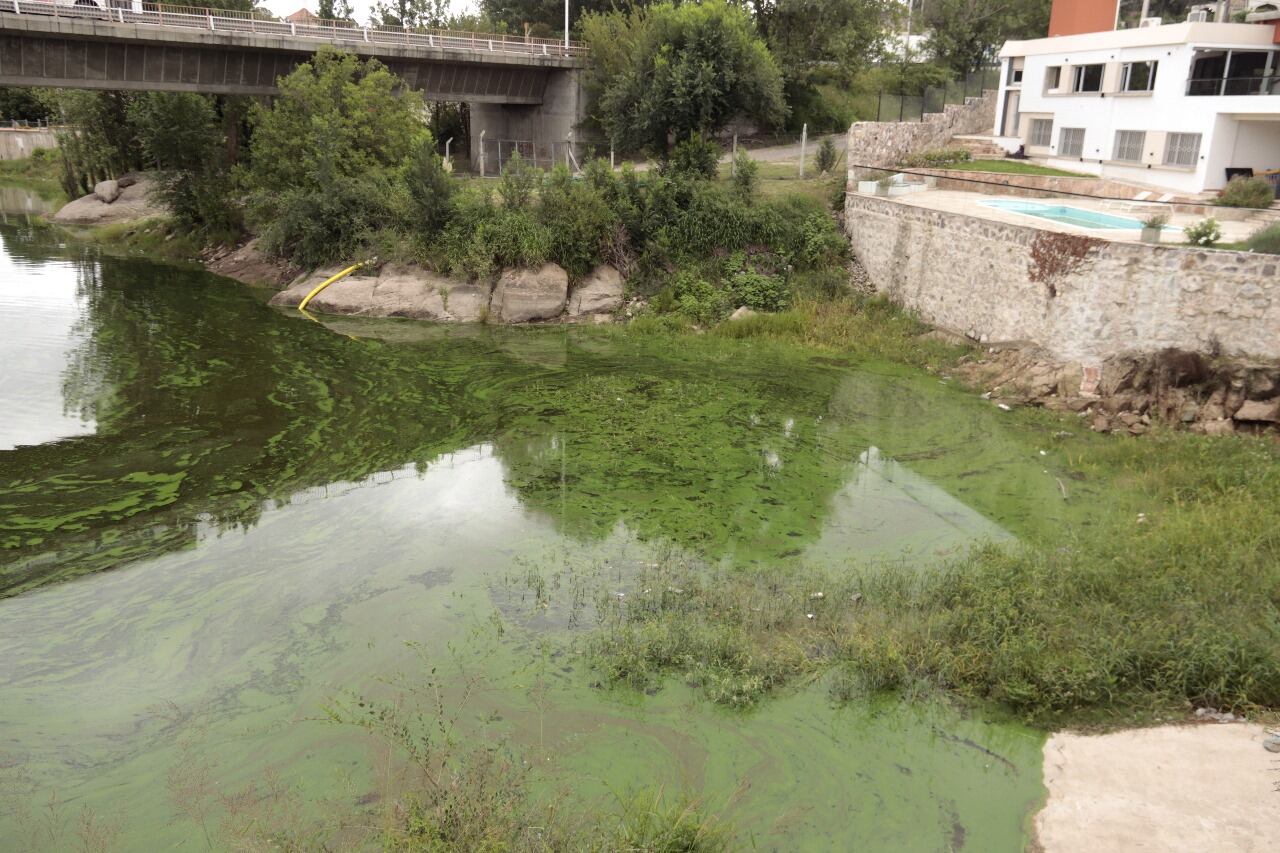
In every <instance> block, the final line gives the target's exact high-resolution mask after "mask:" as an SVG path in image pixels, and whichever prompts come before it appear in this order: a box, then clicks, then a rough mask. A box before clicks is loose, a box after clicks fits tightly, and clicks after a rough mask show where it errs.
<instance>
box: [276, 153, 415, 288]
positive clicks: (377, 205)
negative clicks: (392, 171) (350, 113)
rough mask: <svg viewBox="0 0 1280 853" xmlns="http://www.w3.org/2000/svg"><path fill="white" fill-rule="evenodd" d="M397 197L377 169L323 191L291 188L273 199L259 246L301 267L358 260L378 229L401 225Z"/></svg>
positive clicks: (336, 183) (309, 188)
mask: <svg viewBox="0 0 1280 853" xmlns="http://www.w3.org/2000/svg"><path fill="white" fill-rule="evenodd" d="M396 197H397V196H396V190H395V187H394V186H393V185H392V183H391V181H390V180H389V179H388V178H387V177H386V176H385V175H383V174H380V173H378V172H373V173H370V174H368V175H365V176H362V177H356V178H344V179H342V180H335V181H333V182H331V183H330V184H329V186H328V187H327V188H325V189H314V188H311V187H293V188H291V189H288V190H285V191H284V192H283V193H281V194H279V195H278V196H276V197H274V198H273V199H272V203H271V207H272V210H273V211H274V215H273V216H272V217H271V218H270V219H267V220H266V221H265V225H264V226H263V227H262V247H263V248H264V249H265V250H266V251H267V252H269V253H271V254H274V255H278V256H280V257H283V258H288V259H289V260H291V261H293V262H294V263H297V264H300V265H302V266H304V267H317V266H320V265H322V264H325V263H328V262H330V261H335V260H350V259H353V258H356V257H358V256H359V255H361V254H362V253H363V252H364V251H365V250H366V248H367V246H368V245H369V242H370V240H372V239H373V238H374V235H376V234H377V233H378V232H379V231H383V230H389V229H392V228H395V227H396V226H397V225H398V224H399V221H400V218H401V215H402V211H399V210H397V209H396V208H395V204H394V200H395V199H396Z"/></svg>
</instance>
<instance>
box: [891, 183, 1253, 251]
mask: <svg viewBox="0 0 1280 853" xmlns="http://www.w3.org/2000/svg"><path fill="white" fill-rule="evenodd" d="M891 200H892V201H898V202H902V203H903V204H910V205H913V206H915V207H924V208H929V209H931V210H941V211H946V212H948V213H960V214H963V215H965V216H976V217H979V218H981V219H990V220H993V221H995V222H1005V223H1008V224H1010V225H1028V226H1031V227H1033V228H1039V229H1042V230H1044V231H1060V232H1062V233H1063V234H1087V235H1089V236H1090V237H1097V238H1099V239H1101V240H1111V241H1114V242H1117V243H1138V242H1141V234H1140V232H1139V230H1138V229H1136V228H1135V229H1134V230H1132V231H1130V230H1121V229H1117V228H1083V227H1080V226H1077V225H1067V224H1065V223H1062V222H1054V221H1053V220H1051V219H1044V218H1041V217H1039V216H1031V215H1028V214H1025V213H1014V212H1013V211H1010V210H1000V209H999V208H996V207H988V206H987V205H984V204H983V203H982V202H984V201H1000V202H1009V201H1013V200H1017V201H1028V202H1036V203H1039V204H1046V205H1065V206H1067V207H1078V208H1080V209H1082V210H1091V211H1095V212H1097V213H1105V214H1109V215H1111V216H1123V217H1127V218H1130V219H1138V220H1141V219H1143V218H1144V217H1146V216H1150V215H1151V214H1152V213H1155V212H1160V211H1165V212H1170V216H1169V224H1170V225H1173V226H1176V227H1178V228H1184V229H1185V228H1186V227H1188V226H1190V225H1194V224H1196V223H1197V222H1199V221H1201V220H1202V219H1204V218H1205V217H1203V216H1197V215H1194V214H1189V213H1172V212H1171V211H1169V205H1162V204H1145V203H1143V202H1137V201H1134V202H1104V201H1098V200H1095V199H1088V198H1024V197H1021V196H1009V195H984V194H982V193H969V192H959V191H956V190H937V189H929V190H922V191H920V192H913V193H909V194H907V195H901V196H895V197H893V198H892V199H891ZM1233 213H1234V211H1233ZM1218 223H1219V225H1220V227H1221V228H1222V239H1221V241H1220V242H1223V243H1236V242H1240V241H1242V240H1244V239H1245V238H1247V237H1248V236H1249V235H1250V234H1252V233H1253V232H1255V231H1257V230H1258V229H1259V228H1261V227H1262V225H1263V224H1264V223H1263V221H1262V219H1261V218H1260V217H1259V218H1257V219H1255V218H1252V217H1251V218H1250V219H1247V220H1224V219H1221V218H1220V219H1219V220H1218ZM1163 236H1164V239H1163V241H1162V242H1164V243H1166V244H1169V245H1182V246H1185V245H1186V238H1185V237H1183V235H1182V233H1181V232H1178V231H1166V232H1165V233H1164V235H1163Z"/></svg>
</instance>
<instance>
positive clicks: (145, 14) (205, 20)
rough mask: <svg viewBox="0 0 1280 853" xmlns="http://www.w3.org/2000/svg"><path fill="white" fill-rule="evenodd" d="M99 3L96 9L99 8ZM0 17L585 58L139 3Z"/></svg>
mask: <svg viewBox="0 0 1280 853" xmlns="http://www.w3.org/2000/svg"><path fill="white" fill-rule="evenodd" d="M99 3H101V5H98V4H99ZM0 13H10V14H16V15H49V16H52V17H55V18H89V19H91V20H100V21H109V22H111V23H118V24H141V25H143V26H155V27H166V28H167V27H181V28H184V29H198V30H209V31H211V32H219V33H227V32H234V33H255V34H264V35H279V36H290V37H293V38H304V39H314V40H316V41H324V42H329V43H331V44H351V43H365V44H386V45H401V46H416V47H428V48H445V49H448V50H463V51H468V52H477V53H516V54H525V55H529V56H586V55H587V47H586V45H584V44H582V43H581V42H570V43H569V44H568V45H566V44H565V43H564V42H563V41H558V40H556V39H543V38H527V37H524V36H513V35H503V34H501V33H472V32H459V31H456V30H433V29H424V28H417V29H415V28H409V27H360V26H356V25H355V24H354V23H352V22H350V21H331V20H324V19H320V18H314V19H312V20H311V21H310V22H309V23H302V24H298V23H290V22H288V21H276V20H271V19H269V18H265V17H264V16H263V15H262V13H261V12H237V11H232V10H228V9H204V8H198V7H190V6H167V5H163V4H159V3H151V2H147V3H140V2H136V0H110V2H108V0H96V2H95V0H79V5H77V2H76V0H56V2H51V0H0Z"/></svg>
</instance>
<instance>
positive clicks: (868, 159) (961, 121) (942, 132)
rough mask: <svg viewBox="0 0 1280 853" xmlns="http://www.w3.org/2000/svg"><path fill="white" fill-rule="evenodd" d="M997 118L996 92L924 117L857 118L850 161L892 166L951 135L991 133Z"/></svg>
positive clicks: (852, 130)
mask: <svg viewBox="0 0 1280 853" xmlns="http://www.w3.org/2000/svg"><path fill="white" fill-rule="evenodd" d="M995 121H996V93H995V92H985V93H984V94H983V96H982V97H981V98H970V99H969V100H968V101H967V102H966V103H964V104H947V105H946V106H945V107H944V108H943V111H942V112H940V113H929V114H927V115H926V116H925V117H924V120H923V121H859V122H855V123H854V124H852V125H851V126H850V127H849V154H848V157H849V162H850V163H858V164H861V165H866V166H888V167H894V166H897V165H898V163H899V162H900V161H902V160H904V159H906V158H907V157H909V156H910V155H912V154H916V153H919V152H921V151H928V150H930V149H933V148H942V147H944V146H946V144H947V143H948V142H950V141H951V137H953V136H958V135H965V134H974V133H990V132H991V128H992V126H993V125H994V124H995Z"/></svg>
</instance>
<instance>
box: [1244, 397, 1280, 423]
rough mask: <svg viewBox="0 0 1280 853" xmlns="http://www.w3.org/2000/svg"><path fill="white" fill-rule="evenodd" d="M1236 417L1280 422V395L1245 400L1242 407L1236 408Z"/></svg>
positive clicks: (1246, 419)
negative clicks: (1266, 398) (1270, 397)
mask: <svg viewBox="0 0 1280 853" xmlns="http://www.w3.org/2000/svg"><path fill="white" fill-rule="evenodd" d="M1235 418H1236V420H1238V421H1264V422H1268V423H1280V397H1273V398H1272V399H1270V400H1245V401H1244V403H1242V404H1241V405H1240V408H1238V409H1236V414H1235Z"/></svg>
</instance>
